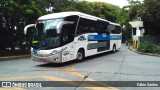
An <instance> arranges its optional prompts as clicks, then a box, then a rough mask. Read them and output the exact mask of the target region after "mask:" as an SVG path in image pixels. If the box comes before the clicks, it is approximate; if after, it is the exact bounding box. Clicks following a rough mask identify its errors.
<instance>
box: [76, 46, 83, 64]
mask: <svg viewBox="0 0 160 90" xmlns="http://www.w3.org/2000/svg"><path fill="white" fill-rule="evenodd" d="M76 60H77V61H78V62H80V61H83V60H84V50H83V49H80V50H78V52H77V56H76Z"/></svg>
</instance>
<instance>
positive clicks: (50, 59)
mask: <svg viewBox="0 0 160 90" xmlns="http://www.w3.org/2000/svg"><path fill="white" fill-rule="evenodd" d="M31 58H32V60H33V61H36V62H46V63H62V55H61V53H58V54H54V55H50V56H42V55H36V54H33V53H32V54H31Z"/></svg>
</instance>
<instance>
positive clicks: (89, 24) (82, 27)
mask: <svg viewBox="0 0 160 90" xmlns="http://www.w3.org/2000/svg"><path fill="white" fill-rule="evenodd" d="M95 26H96V22H95V21H93V20H89V19H85V18H80V20H79V25H78V28H77V33H76V34H77V35H80V34H84V33H93V32H95Z"/></svg>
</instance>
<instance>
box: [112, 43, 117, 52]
mask: <svg viewBox="0 0 160 90" xmlns="http://www.w3.org/2000/svg"><path fill="white" fill-rule="evenodd" d="M112 52H113V53H114V52H116V44H114V45H113V48H112Z"/></svg>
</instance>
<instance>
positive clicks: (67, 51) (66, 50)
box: [61, 24, 74, 62]
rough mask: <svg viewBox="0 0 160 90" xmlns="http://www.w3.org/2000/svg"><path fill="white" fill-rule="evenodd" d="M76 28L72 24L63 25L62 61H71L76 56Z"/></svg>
mask: <svg viewBox="0 0 160 90" xmlns="http://www.w3.org/2000/svg"><path fill="white" fill-rule="evenodd" d="M73 40H74V30H73V25H72V24H64V25H63V26H62V39H61V41H62V44H63V45H62V62H66V61H70V60H72V59H73V58H74V56H73V55H74V45H73Z"/></svg>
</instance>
